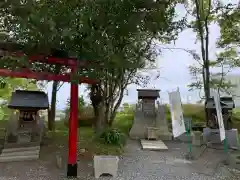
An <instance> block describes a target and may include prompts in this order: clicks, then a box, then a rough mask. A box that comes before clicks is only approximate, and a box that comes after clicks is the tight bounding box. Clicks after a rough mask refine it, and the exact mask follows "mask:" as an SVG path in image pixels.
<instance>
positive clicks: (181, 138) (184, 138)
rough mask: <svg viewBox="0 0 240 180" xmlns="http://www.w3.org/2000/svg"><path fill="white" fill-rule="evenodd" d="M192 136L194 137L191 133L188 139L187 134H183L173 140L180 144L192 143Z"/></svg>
mask: <svg viewBox="0 0 240 180" xmlns="http://www.w3.org/2000/svg"><path fill="white" fill-rule="evenodd" d="M193 136H194V134H193V132H191V134H190V137H189V134H187V133H183V134H182V135H180V136H178V137H176V138H175V140H180V141H182V142H192V140H193Z"/></svg>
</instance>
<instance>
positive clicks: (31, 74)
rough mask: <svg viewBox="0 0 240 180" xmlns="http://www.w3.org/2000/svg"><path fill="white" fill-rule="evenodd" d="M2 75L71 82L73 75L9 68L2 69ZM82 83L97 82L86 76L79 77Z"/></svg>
mask: <svg viewBox="0 0 240 180" xmlns="http://www.w3.org/2000/svg"><path fill="white" fill-rule="evenodd" d="M0 76H5V77H18V78H28V79H37V80H49V81H63V82H70V81H71V76H70V75H69V74H65V75H61V74H52V73H47V72H32V71H31V70H24V71H19V72H18V71H11V70H8V69H0ZM79 82H80V83H87V84H95V83H96V81H95V80H91V79H89V78H86V77H79Z"/></svg>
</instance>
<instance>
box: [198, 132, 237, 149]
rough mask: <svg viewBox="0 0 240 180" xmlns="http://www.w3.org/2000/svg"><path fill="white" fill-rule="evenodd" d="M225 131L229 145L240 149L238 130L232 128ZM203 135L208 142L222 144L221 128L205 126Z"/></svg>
mask: <svg viewBox="0 0 240 180" xmlns="http://www.w3.org/2000/svg"><path fill="white" fill-rule="evenodd" d="M225 133H226V138H227V142H228V146H229V147H230V148H233V149H240V148H239V139H238V130H237V129H230V130H226V131H225ZM203 136H204V140H205V141H206V142H211V143H212V144H222V143H223V142H221V140H220V132H219V129H210V128H204V129H203Z"/></svg>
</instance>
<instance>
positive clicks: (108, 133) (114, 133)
mask: <svg viewBox="0 0 240 180" xmlns="http://www.w3.org/2000/svg"><path fill="white" fill-rule="evenodd" d="M99 137H100V139H101V141H102V142H103V143H105V144H111V145H123V144H124V143H125V139H126V138H125V135H124V134H123V133H122V132H120V131H119V130H118V129H114V128H108V129H106V130H104V131H103V132H102V133H101V134H100V136H99Z"/></svg>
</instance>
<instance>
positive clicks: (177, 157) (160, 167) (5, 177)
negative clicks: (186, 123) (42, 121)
mask: <svg viewBox="0 0 240 180" xmlns="http://www.w3.org/2000/svg"><path fill="white" fill-rule="evenodd" d="M167 146H168V147H169V150H168V151H165V152H159V151H158V152H157V151H142V150H141V148H140V143H139V142H138V141H129V142H128V144H127V146H126V151H125V153H124V155H123V156H122V157H120V163H119V172H118V177H116V178H111V177H101V178H100V180H110V179H112V180H238V179H239V180H240V172H238V171H234V170H231V169H228V168H227V167H224V166H221V165H220V162H221V161H222V159H223V158H224V153H223V152H222V151H220V150H213V149H207V150H205V152H204V153H203V155H202V156H201V157H200V158H199V159H198V160H196V161H187V160H184V154H185V152H186V150H187V146H186V145H185V144H182V143H167ZM92 166H93V165H92V162H86V161H83V160H82V161H80V162H79V173H78V175H79V178H78V179H82V180H94V179H95V178H93V167H92ZM64 176H65V170H59V169H57V168H56V163H55V161H54V156H53V154H48V156H45V157H42V158H41V159H40V160H39V161H38V162H36V161H35V162H33V161H32V162H14V163H0V180H63V179H66V178H64Z"/></svg>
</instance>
